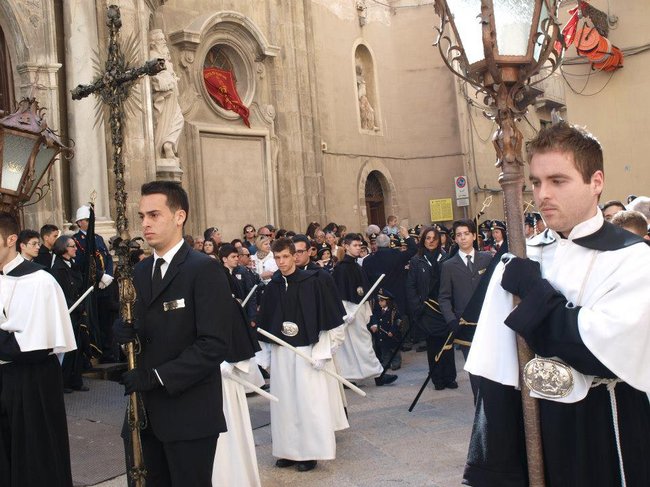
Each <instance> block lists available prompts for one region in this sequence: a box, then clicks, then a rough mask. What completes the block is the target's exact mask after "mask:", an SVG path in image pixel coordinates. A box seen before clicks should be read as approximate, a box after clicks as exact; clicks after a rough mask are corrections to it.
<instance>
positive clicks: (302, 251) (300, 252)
mask: <svg viewBox="0 0 650 487" xmlns="http://www.w3.org/2000/svg"><path fill="white" fill-rule="evenodd" d="M305 252H309V250H296V254H301V255H302V254H304V253H305Z"/></svg>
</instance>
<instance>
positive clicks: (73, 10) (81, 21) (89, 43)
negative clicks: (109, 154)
mask: <svg viewBox="0 0 650 487" xmlns="http://www.w3.org/2000/svg"><path fill="white" fill-rule="evenodd" d="M63 25H64V29H65V71H66V77H67V80H68V86H69V87H70V88H74V87H75V86H77V85H79V84H88V83H90V82H92V80H93V79H94V77H95V72H94V69H93V63H92V60H93V58H94V56H95V55H94V54H93V46H97V40H98V32H97V15H96V10H95V2H63ZM67 96H68V129H69V135H70V138H71V139H73V140H74V142H75V157H74V159H73V160H72V161H71V164H70V179H71V191H72V195H71V196H72V198H71V200H72V212H73V215H72V216H71V219H74V212H75V211H76V209H77V208H78V207H79V206H81V205H82V204H85V203H87V202H88V201H89V200H90V196H91V193H92V192H93V191H95V192H96V193H97V197H96V199H95V213H96V216H97V225H98V226H99V227H103V226H106V227H108V228H105V229H104V228H98V229H97V231H98V233H105V232H106V233H109V232H108V230H109V228H112V222H110V220H111V218H110V206H109V190H108V174H107V164H106V140H105V136H104V123H103V118H102V120H101V121H100V123H98V124H97V125H96V126H95V125H94V121H95V117H96V112H95V110H96V108H95V103H96V99H95V97H89V98H86V99H84V100H78V101H72V97H71V96H70V93H69V92H68V94H67ZM102 230H104V231H102Z"/></svg>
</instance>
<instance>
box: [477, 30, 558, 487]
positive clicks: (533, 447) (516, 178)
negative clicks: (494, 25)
mask: <svg viewBox="0 0 650 487" xmlns="http://www.w3.org/2000/svg"><path fill="white" fill-rule="evenodd" d="M485 32H486V31H485V26H484V35H485ZM512 99H513V94H512V92H510V88H509V87H508V86H506V84H503V83H502V84H501V85H500V87H499V90H498V92H497V94H496V98H495V102H496V109H497V111H496V117H495V119H496V122H497V126H498V129H497V131H496V132H495V134H494V137H493V139H492V142H493V144H494V147H495V149H496V152H497V167H499V168H500V169H501V174H500V175H499V184H500V185H501V188H503V199H504V208H505V216H506V224H507V226H506V228H507V233H508V250H509V251H510V252H512V253H513V254H515V255H516V256H517V257H522V258H525V257H526V238H525V237H524V214H523V213H522V211H521V209H522V208H523V207H524V205H523V192H524V160H523V157H522V153H521V148H522V145H523V140H524V137H523V135H522V133H521V131H520V130H519V128H518V127H517V122H516V118H515V112H514V108H513V102H512ZM513 304H514V306H516V305H517V304H519V298H517V297H515V299H514V303H513ZM533 357H534V354H533V351H532V350H531V349H530V347H529V346H528V344H527V343H526V340H524V338H523V337H521V336H520V335H517V358H518V361H519V385H520V386H521V402H522V412H523V418H524V432H525V435H526V457H527V460H528V481H529V484H530V487H543V486H545V485H546V480H545V476H544V456H543V452H542V432H541V425H540V419H539V404H538V402H537V400H536V399H535V398H533V397H531V396H530V389H529V388H528V386H526V383H525V381H524V380H523V371H524V367H525V365H526V364H527V363H528V362H529V361H530V360H531V359H532V358H533Z"/></svg>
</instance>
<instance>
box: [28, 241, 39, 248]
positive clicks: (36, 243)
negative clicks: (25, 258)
mask: <svg viewBox="0 0 650 487" xmlns="http://www.w3.org/2000/svg"><path fill="white" fill-rule="evenodd" d="M27 245H29V246H30V247H40V246H41V242H29V243H28V244H27Z"/></svg>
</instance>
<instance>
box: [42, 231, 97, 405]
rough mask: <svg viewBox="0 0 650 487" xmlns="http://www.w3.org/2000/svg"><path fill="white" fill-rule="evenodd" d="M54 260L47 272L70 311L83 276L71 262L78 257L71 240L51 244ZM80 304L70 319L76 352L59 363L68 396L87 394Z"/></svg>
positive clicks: (68, 353) (81, 290)
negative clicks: (83, 375)
mask: <svg viewBox="0 0 650 487" xmlns="http://www.w3.org/2000/svg"><path fill="white" fill-rule="evenodd" d="M52 251H53V252H54V255H55V258H54V262H53V264H52V268H51V269H50V273H51V274H52V275H53V276H54V279H56V282H58V283H59V286H61V289H62V290H63V294H64V296H65V301H66V303H67V305H68V308H70V307H71V306H72V305H73V304H74V303H75V302H76V301H77V299H79V298H80V297H81V294H82V293H83V289H82V286H83V277H82V275H81V271H80V270H79V269H78V267H77V265H76V264H75V263H74V258H75V256H76V255H77V245H76V244H75V243H74V240H73V239H72V237H70V236H67V235H62V236H60V237H59V238H57V239H56V240H55V241H54V245H53V246H52ZM82 310H83V304H82V305H79V306H78V307H77V308H76V309H75V310H74V311H73V312H72V313H71V314H70V320H71V321H72V329H73V331H74V337H75V340H76V342H77V349H76V350H73V351H72V352H67V353H66V354H65V355H64V356H63V363H62V364H61V372H62V374H63V387H64V392H66V393H70V392H72V391H87V390H88V387H86V386H85V385H84V383H83V379H82V377H81V373H82V372H83V356H82V340H81V330H80V327H81V323H80V321H81V316H82Z"/></svg>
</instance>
